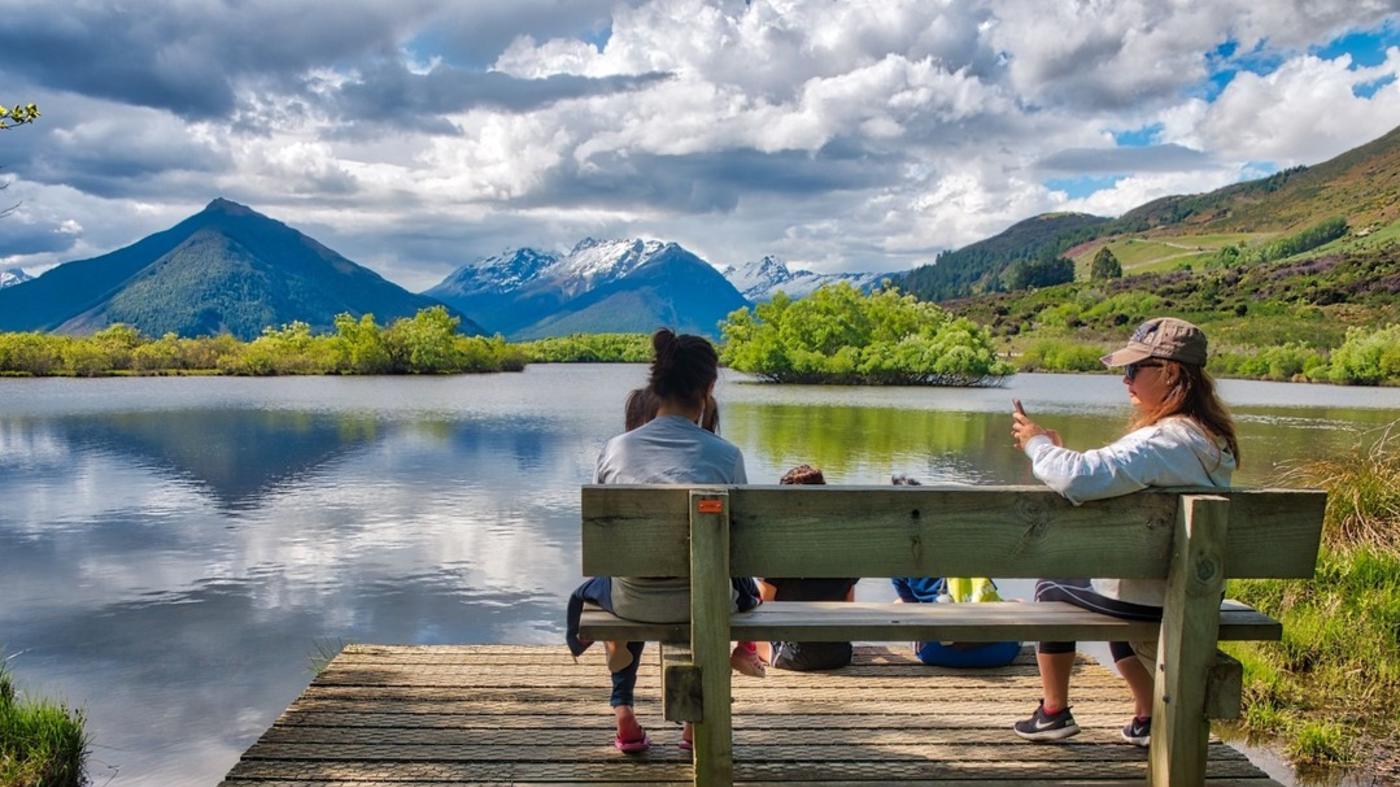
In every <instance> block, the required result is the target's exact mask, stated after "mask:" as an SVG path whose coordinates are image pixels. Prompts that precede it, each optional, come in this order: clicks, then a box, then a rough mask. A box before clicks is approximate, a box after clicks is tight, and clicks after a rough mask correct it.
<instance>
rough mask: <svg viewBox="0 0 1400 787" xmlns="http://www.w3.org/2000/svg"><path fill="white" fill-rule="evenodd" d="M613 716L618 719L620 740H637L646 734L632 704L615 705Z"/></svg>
mask: <svg viewBox="0 0 1400 787" xmlns="http://www.w3.org/2000/svg"><path fill="white" fill-rule="evenodd" d="M613 716H614V717H615V718H616V719H617V737H618V739H619V740H624V741H635V740H637V739H639V738H641V737H642V736H643V735H644V734H646V733H645V732H644V731H643V730H642V725H641V724H638V723H637V714H636V713H635V712H634V711H633V710H632V706H631V705H618V706H616V707H614V708H613Z"/></svg>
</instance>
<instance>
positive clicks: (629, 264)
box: [423, 238, 879, 338]
mask: <svg viewBox="0 0 1400 787" xmlns="http://www.w3.org/2000/svg"><path fill="white" fill-rule="evenodd" d="M878 279H879V275H878V274H869V273H838V274H818V273H812V272H811V271H805V270H798V271H793V270H790V269H789V268H788V267H787V265H785V264H784V263H783V262H781V261H780V260H778V259H777V258H775V257H764V258H763V259H761V260H758V261H756V262H750V263H747V264H745V265H743V266H740V267H738V268H735V267H733V266H730V267H726V268H724V269H723V270H719V271H716V270H715V268H714V266H712V265H710V264H709V263H708V262H706V261H705V260H703V259H701V258H700V257H698V256H696V255H695V254H694V253H692V252H690V251H688V250H687V249H685V248H684V247H682V246H680V245H678V244H675V243H663V242H661V241H656V240H642V239H635V238H632V239H624V240H595V239H593V238H584V239H583V240H582V241H579V242H578V244H577V245H575V246H574V247H573V248H572V249H570V250H569V252H568V253H566V254H563V255H554V254H551V253H549V252H546V251H541V250H539V249H532V248H520V249H511V250H509V251H506V252H503V253H501V254H497V255H493V256H490V257H484V258H482V259H480V260H477V261H476V262H474V263H472V264H470V265H464V266H463V267H461V268H458V269H457V270H455V271H453V272H452V273H451V274H449V275H448V276H447V278H445V279H443V280H442V281H441V282H439V283H438V284H437V285H436V286H434V287H432V288H430V289H428V290H425V291H424V292H423V294H424V295H426V296H428V297H431V298H436V299H437V300H440V301H442V302H443V303H446V304H448V305H450V306H452V307H453V308H456V309H458V310H460V311H461V312H463V313H464V314H469V315H471V316H472V318H473V319H475V320H477V321H478V322H480V323H481V324H482V325H483V326H485V328H486V329H487V330H491V331H500V332H501V333H503V334H506V335H507V336H511V337H513V338H537V337H541V336H558V335H561V334H566V333H578V332H584V333H587V332H601V331H649V330H652V329H653V328H655V327H657V326H658V325H669V326H672V327H674V328H677V329H680V330H687V331H692V332H699V333H704V334H707V335H711V336H712V335H714V334H715V333H716V328H715V323H717V322H719V321H720V320H722V319H724V317H725V316H726V315H728V313H729V312H731V311H733V310H734V309H738V308H741V307H743V306H746V305H748V304H749V303H757V302H762V301H767V300H771V299H772V297H773V294H774V293H775V292H777V291H778V290H783V291H785V292H786V293H787V294H789V295H792V296H794V297H800V296H802V295H806V294H807V293H809V292H811V291H812V290H815V289H816V288H817V287H820V286H821V285H823V284H827V283H830V282H835V281H849V282H851V283H853V284H854V285H855V286H857V287H861V288H866V289H868V288H870V287H872V286H874V285H875V284H877V283H878Z"/></svg>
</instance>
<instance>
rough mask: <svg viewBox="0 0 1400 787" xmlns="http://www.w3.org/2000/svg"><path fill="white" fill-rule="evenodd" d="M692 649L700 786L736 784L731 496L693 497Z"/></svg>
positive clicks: (705, 494)
mask: <svg viewBox="0 0 1400 787" xmlns="http://www.w3.org/2000/svg"><path fill="white" fill-rule="evenodd" d="M688 510H689V519H690V577H691V583H690V585H691V589H690V648H691V652H692V654H693V656H694V662H695V666H696V667H697V668H698V669H699V670H700V685H701V688H700V692H701V697H700V701H701V712H700V721H698V722H696V723H695V725H694V742H695V783H696V784H697V785H699V786H700V787H712V785H728V784H731V783H733V781H734V751H733V745H734V741H733V737H732V732H731V728H730V726H729V724H730V721H729V715H730V697H729V689H730V682H729V669H730V667H729V614H730V608H731V605H732V604H733V600H732V598H731V596H730V593H731V585H730V581H729V577H730V573H729V495H728V493H726V492H723V491H720V492H701V491H692V492H690V504H689V506H688Z"/></svg>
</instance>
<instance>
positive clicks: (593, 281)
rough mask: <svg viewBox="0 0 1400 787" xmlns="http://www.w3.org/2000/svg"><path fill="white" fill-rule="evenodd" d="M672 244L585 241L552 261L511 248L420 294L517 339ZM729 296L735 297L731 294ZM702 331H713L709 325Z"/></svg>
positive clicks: (624, 317) (548, 256) (621, 319)
mask: <svg viewBox="0 0 1400 787" xmlns="http://www.w3.org/2000/svg"><path fill="white" fill-rule="evenodd" d="M673 246H675V245H674V244H665V243H661V242H660V241H654V240H639V239H628V240H595V239H593V238H585V239H583V240H582V241H579V243H578V244H577V245H575V246H574V247H573V249H571V250H570V251H569V253H568V254H565V255H563V256H558V257H556V256H554V255H551V254H548V253H546V252H541V251H537V250H535V249H530V248H522V249H515V250H513V251H509V252H506V253H503V254H499V255H496V256H493V257H486V258H483V259H480V260H477V261H476V262H474V263H472V264H471V265H467V266H464V267H462V268H458V269H457V270H455V271H453V272H452V273H451V274H449V275H448V277H447V278H446V279H444V280H443V281H442V282H440V283H439V284H437V285H436V286H434V287H433V288H432V289H429V290H427V291H425V292H424V293H423V294H424V295H426V296H429V297H432V298H436V299H438V300H440V301H442V302H443V303H446V304H448V305H449V306H452V307H454V308H457V309H460V310H462V311H464V312H467V313H469V314H471V315H472V316H473V317H475V318H476V319H477V320H479V321H480V322H481V323H482V324H483V325H485V326H486V327H487V328H488V329H489V330H493V331H500V332H502V333H505V334H508V335H511V336H516V335H522V336H523V335H525V334H524V332H525V331H526V329H528V328H531V326H534V325H536V324H538V323H542V322H545V321H548V320H549V319H551V318H552V317H562V316H563V315H564V314H565V313H569V312H571V311H572V310H573V309H572V306H573V302H574V301H575V299H578V298H580V297H582V296H584V295H586V294H588V293H592V292H594V291H597V290H599V289H600V288H603V287H606V286H607V285H610V284H612V283H615V282H618V281H621V280H622V279H625V278H627V277H629V276H631V275H632V274H634V273H635V272H637V271H639V270H641V269H642V268H643V267H645V266H646V265H647V264H648V263H650V262H652V261H653V260H655V259H657V258H658V257H659V256H660V255H662V254H663V253H667V250H668V249H670V248H671V247H673ZM675 248H677V249H679V248H680V247H678V246H675ZM682 251H684V250H682ZM685 253H686V254H689V252H685ZM690 257H691V258H693V259H696V260H698V259H699V258H698V257H695V256H694V255H690ZM701 264H705V263H703V261H702V262H701ZM706 267H708V266H706ZM716 275H718V274H716ZM664 289H665V288H663V290H664ZM729 289H731V290H732V289H733V288H732V287H730V288H729ZM733 295H734V296H735V297H739V296H738V293H737V292H735V293H733ZM658 297H660V296H658ZM739 299H740V300H742V298H739ZM732 300H733V299H727V300H726V302H732ZM653 306H654V307H656V305H655V304H653ZM656 308H660V307H656ZM661 310H662V311H665V309H664V308H663V309H661ZM682 316H683V317H684V316H685V315H684V314H683V315H682ZM627 318H628V315H615V318H614V319H613V320H612V321H611V322H612V323H617V324H621V322H624V321H627ZM590 319H591V318H590ZM603 323H609V324H611V323H610V322H609V321H608V320H603V321H602V322H601V323H600V324H603ZM629 324H630V323H629ZM687 324H689V323H687ZM655 327H656V325H655V324H653V325H651V326H650V327H649V328H648V330H650V328H655ZM598 330H602V329H598ZM608 330H615V329H608ZM616 330H620V329H616ZM705 330H706V332H707V333H713V332H714V328H713V327H708V328H706V329H705Z"/></svg>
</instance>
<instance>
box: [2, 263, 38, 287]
mask: <svg viewBox="0 0 1400 787" xmlns="http://www.w3.org/2000/svg"><path fill="white" fill-rule="evenodd" d="M33 279H34V277H33V276H30V275H29V274H28V273H25V272H24V269H23V268H3V269H0V290H3V289H5V288H6V287H13V286H15V285H16V284H23V283H25V282H27V281H33Z"/></svg>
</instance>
